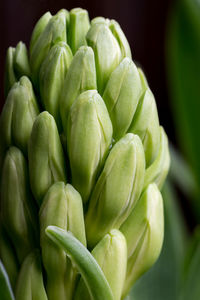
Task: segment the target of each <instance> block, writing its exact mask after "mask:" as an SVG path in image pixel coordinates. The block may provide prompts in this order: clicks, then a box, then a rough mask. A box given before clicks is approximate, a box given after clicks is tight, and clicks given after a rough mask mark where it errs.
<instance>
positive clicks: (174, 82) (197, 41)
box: [166, 0, 200, 221]
mask: <svg viewBox="0 0 200 300" xmlns="http://www.w3.org/2000/svg"><path fill="white" fill-rule="evenodd" d="M166 59H167V63H166V67H167V72H168V83H169V91H170V98H171V105H172V112H173V113H174V122H175V126H176V134H177V136H178V138H179V144H180V146H181V148H182V151H183V152H184V154H185V157H186V159H187V161H188V163H189V164H190V165H191V167H192V170H193V172H194V175H195V178H196V180H197V183H198V185H197V186H200V159H199V153H200V138H199V129H200V118H199V111H200V1H198V0H179V1H176V3H175V4H174V5H173V7H172V10H171V14H170V15H169V20H168V27H167V43H166ZM186 184H187V183H186ZM199 190H200V189H199V187H198V192H197V193H196V197H195V198H196V201H195V203H194V205H193V208H194V212H195V214H196V216H197V219H198V220H199V221H200V201H199V195H200V193H199ZM191 198H192V197H191Z"/></svg>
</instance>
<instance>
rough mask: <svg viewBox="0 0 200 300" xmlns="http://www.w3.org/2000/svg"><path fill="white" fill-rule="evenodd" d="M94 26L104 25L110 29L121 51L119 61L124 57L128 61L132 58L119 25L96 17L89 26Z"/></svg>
mask: <svg viewBox="0 0 200 300" xmlns="http://www.w3.org/2000/svg"><path fill="white" fill-rule="evenodd" d="M94 24H104V25H107V26H108V27H109V28H110V30H111V32H112V34H113V35H114V37H115V38H116V40H117V42H118V44H119V47H120V49H121V59H123V58H124V57H129V58H130V59H131V58H132V56H131V49H130V46H129V43H128V41H127V38H126V36H125V35H124V33H123V31H122V29H121V27H120V25H119V23H117V22H116V21H115V20H110V19H105V18H103V17H96V18H94V19H92V21H91V25H94Z"/></svg>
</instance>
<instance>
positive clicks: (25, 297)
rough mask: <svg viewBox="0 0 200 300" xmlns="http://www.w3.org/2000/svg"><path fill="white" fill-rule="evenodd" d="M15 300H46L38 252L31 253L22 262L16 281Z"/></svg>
mask: <svg viewBox="0 0 200 300" xmlns="http://www.w3.org/2000/svg"><path fill="white" fill-rule="evenodd" d="M15 296H16V300H32V299H37V300H48V298H47V294H46V291H45V287H44V280H43V274H42V265H41V259H40V252H39V250H37V249H36V250H34V251H32V252H31V253H30V254H29V255H28V256H27V257H26V259H25V260H24V262H23V264H22V266H21V269H20V272H19V277H18V280H17V287H16V293H15Z"/></svg>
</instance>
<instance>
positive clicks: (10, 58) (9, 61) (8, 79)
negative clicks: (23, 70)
mask: <svg viewBox="0 0 200 300" xmlns="http://www.w3.org/2000/svg"><path fill="white" fill-rule="evenodd" d="M14 55H15V48H13V47H9V48H8V50H7V54H6V66H5V88H4V89H5V96H7V94H8V92H9V90H10V88H11V87H12V86H13V84H14V83H15V82H16V81H17V77H16V75H15V72H14V65H13V64H14Z"/></svg>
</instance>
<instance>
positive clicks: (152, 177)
mask: <svg viewBox="0 0 200 300" xmlns="http://www.w3.org/2000/svg"><path fill="white" fill-rule="evenodd" d="M169 166H170V156H169V147H168V139H167V135H166V133H165V131H164V129H163V127H161V126H160V146H159V151H158V155H157V157H156V158H155V160H154V162H153V163H152V164H151V165H150V166H149V167H148V168H147V170H146V172H145V177H144V187H146V186H147V185H148V184H149V183H151V182H155V183H156V184H157V186H158V188H159V189H160V190H161V189H162V186H163V183H164V181H165V179H166V176H167V174H168V171H169Z"/></svg>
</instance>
